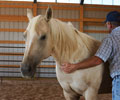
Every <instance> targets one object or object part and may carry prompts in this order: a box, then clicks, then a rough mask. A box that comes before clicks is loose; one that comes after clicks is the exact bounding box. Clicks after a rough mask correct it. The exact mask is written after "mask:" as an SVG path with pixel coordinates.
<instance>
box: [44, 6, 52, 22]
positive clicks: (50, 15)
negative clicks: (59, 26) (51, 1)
mask: <svg viewBox="0 0 120 100" xmlns="http://www.w3.org/2000/svg"><path fill="white" fill-rule="evenodd" d="M45 18H46V21H47V22H48V21H49V20H50V19H51V18H52V8H51V7H50V6H49V7H48V9H47V11H46V15H45Z"/></svg>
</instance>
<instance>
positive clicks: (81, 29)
mask: <svg viewBox="0 0 120 100" xmlns="http://www.w3.org/2000/svg"><path fill="white" fill-rule="evenodd" d="M83 16H84V14H83V5H80V31H81V32H83Z"/></svg>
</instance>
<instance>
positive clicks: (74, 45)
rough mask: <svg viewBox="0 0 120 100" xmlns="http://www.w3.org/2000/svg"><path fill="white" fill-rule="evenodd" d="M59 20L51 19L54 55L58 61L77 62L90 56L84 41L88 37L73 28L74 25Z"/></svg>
mask: <svg viewBox="0 0 120 100" xmlns="http://www.w3.org/2000/svg"><path fill="white" fill-rule="evenodd" d="M59 22H60V21H58V20H54V19H53V21H51V33H52V37H53V39H52V40H53V41H54V44H53V45H54V49H53V52H52V56H53V57H54V58H55V59H56V60H57V62H59V63H62V62H70V63H76V62H79V61H81V60H83V59H85V58H87V57H88V56H90V52H89V50H88V47H87V46H86V45H85V43H84V42H86V39H85V38H83V37H81V35H80V33H79V32H78V33H77V32H76V31H75V30H74V29H72V28H73V27H72V26H71V27H70V26H67V24H64V23H62V22H60V23H59ZM59 24H63V25H59ZM65 25H66V26H65ZM65 27H66V28H67V29H65ZM82 38H83V39H82Z"/></svg>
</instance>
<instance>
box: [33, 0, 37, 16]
mask: <svg viewBox="0 0 120 100" xmlns="http://www.w3.org/2000/svg"><path fill="white" fill-rule="evenodd" d="M33 15H34V16H37V0H36V2H35V1H34V3H33Z"/></svg>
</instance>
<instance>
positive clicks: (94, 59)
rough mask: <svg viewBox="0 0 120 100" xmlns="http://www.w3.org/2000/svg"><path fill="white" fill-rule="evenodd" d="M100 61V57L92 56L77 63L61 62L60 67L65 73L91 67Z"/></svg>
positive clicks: (100, 62)
mask: <svg viewBox="0 0 120 100" xmlns="http://www.w3.org/2000/svg"><path fill="white" fill-rule="evenodd" d="M102 63H103V60H102V59H101V58H99V57H97V56H93V57H91V58H88V59H86V60H84V61H82V62H80V63H77V64H70V63H64V64H62V66H61V69H62V70H63V71H64V72H66V73H71V72H73V71H76V70H78V69H85V68H91V67H94V66H97V65H99V64H102Z"/></svg>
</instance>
